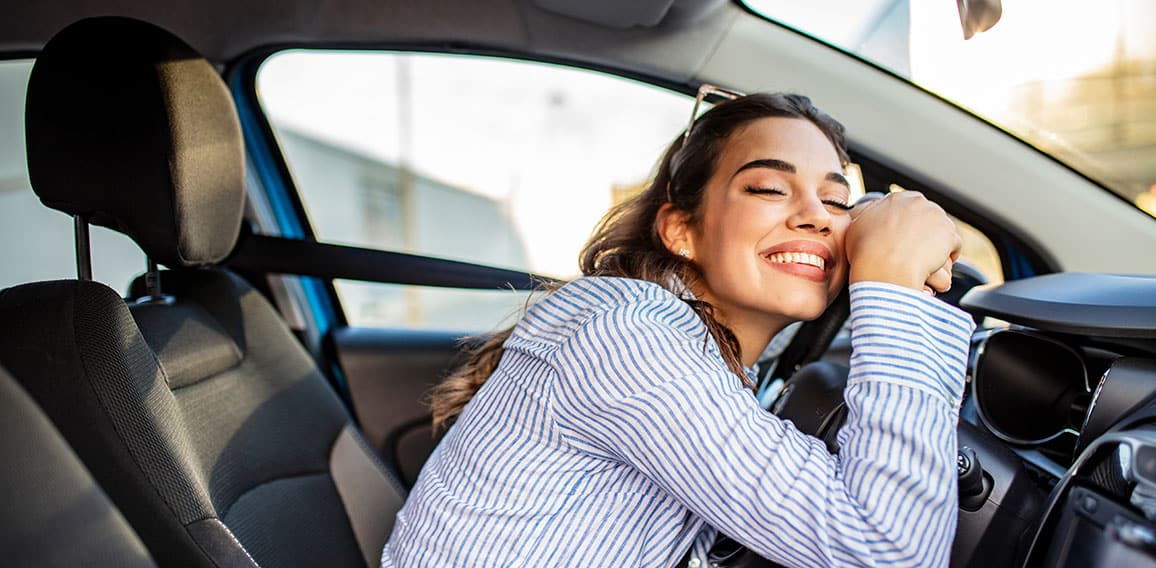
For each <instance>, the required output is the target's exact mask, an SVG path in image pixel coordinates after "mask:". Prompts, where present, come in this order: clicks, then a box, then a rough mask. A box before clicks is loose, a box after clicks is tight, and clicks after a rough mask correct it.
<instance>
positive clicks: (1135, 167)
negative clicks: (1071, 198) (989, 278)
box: [743, 0, 1156, 217]
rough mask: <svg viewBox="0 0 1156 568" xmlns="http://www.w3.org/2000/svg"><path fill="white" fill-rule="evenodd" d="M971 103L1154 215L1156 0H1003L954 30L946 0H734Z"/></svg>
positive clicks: (952, 5)
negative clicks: (984, 23) (973, 27)
mask: <svg viewBox="0 0 1156 568" xmlns="http://www.w3.org/2000/svg"><path fill="white" fill-rule="evenodd" d="M743 1H744V2H745V3H746V4H747V5H748V6H749V7H750V8H751V9H752V10H754V11H755V12H757V13H759V14H762V15H764V16H766V17H767V18H769V19H773V20H775V21H777V22H779V23H782V24H784V25H787V26H790V27H793V28H795V29H797V30H799V31H801V32H803V33H806V34H808V35H811V36H813V37H815V38H817V39H820V40H822V41H824V42H827V43H829V44H832V45H834V46H836V47H838V48H840V49H843V50H845V51H848V52H850V53H852V54H854V55H857V56H859V57H862V58H863V59H866V60H868V61H871V62H873V63H875V64H877V65H879V66H881V67H884V68H886V69H888V70H890V71H892V72H894V73H895V74H897V75H899V76H900V77H903V78H906V79H908V80H909V81H911V82H912V83H915V84H917V85H919V86H920V87H923V88H925V89H927V90H929V91H931V92H933V93H936V94H938V95H940V96H942V97H944V98H946V99H948V100H951V101H952V102H954V103H956V104H958V105H960V106H962V107H964V108H966V109H968V110H970V111H972V112H974V113H976V114H977V115H979V116H982V117H983V118H985V119H987V120H989V121H991V122H992V123H994V124H996V125H998V126H1000V127H1001V128H1003V129H1005V130H1007V131H1009V132H1011V133H1013V134H1015V135H1017V136H1019V137H1020V138H1022V139H1023V140H1025V141H1027V142H1028V143H1030V144H1032V145H1034V146H1035V147H1037V148H1039V149H1040V150H1042V151H1044V152H1046V153H1048V154H1050V155H1052V156H1054V157H1056V158H1057V159H1059V160H1061V161H1063V162H1064V163H1066V164H1068V165H1070V166H1072V167H1073V168H1075V169H1077V170H1079V171H1081V172H1082V173H1084V174H1085V175H1087V176H1088V177H1090V178H1092V179H1094V180H1096V181H1098V182H1100V183H1101V184H1103V185H1104V186H1105V187H1107V188H1109V189H1111V190H1112V191H1114V192H1116V193H1117V194H1119V195H1121V196H1123V197H1124V198H1126V199H1128V200H1129V201H1131V202H1133V203H1135V204H1136V205H1137V206H1138V207H1139V208H1141V209H1143V210H1145V211H1147V212H1148V213H1149V214H1150V215H1152V216H1154V217H1156V2H1152V1H1150V0H1106V1H1095V2H1091V1H1088V0H1003V15H1002V17H1001V18H1000V20H999V22H997V23H996V24H995V26H994V27H993V28H991V29H990V30H988V31H986V32H983V33H980V34H978V35H976V36H974V37H973V38H971V39H970V40H966V41H965V40H964V39H963V30H962V27H961V25H960V17H959V12H958V11H957V9H956V2H953V1H952V0H918V1H917V0H811V1H808V2H799V1H797V0H743Z"/></svg>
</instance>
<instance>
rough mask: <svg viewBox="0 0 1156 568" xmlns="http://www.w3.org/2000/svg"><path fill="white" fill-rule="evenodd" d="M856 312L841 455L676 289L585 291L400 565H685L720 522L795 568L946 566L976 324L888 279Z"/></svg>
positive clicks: (488, 401)
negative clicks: (768, 393)
mask: <svg viewBox="0 0 1156 568" xmlns="http://www.w3.org/2000/svg"><path fill="white" fill-rule="evenodd" d="M851 314H852V316H851V318H852V346H853V349H854V354H853V356H852V359H851V375H850V379H849V382H848V384H847V388H846V392H845V398H846V401H847V405H848V408H849V415H848V418H847V422H846V425H845V426H844V427H843V429H842V430H841V431H840V433H839V442H840V444H841V448H842V449H841V453H840V455H839V456H832V455H830V454H829V453H828V452H827V450H826V448H825V446H824V445H823V443H822V442H821V441H819V440H817V439H815V438H812V437H810V436H807V435H804V434H802V433H800V432H799V431H798V430H797V429H795V428H794V426H793V425H792V424H791V423H790V422H785V421H783V420H780V419H779V418H777V417H775V416H773V415H771V414H769V413H767V412H766V411H764V410H762V409H761V408H760V407H759V406H758V404H757V402H756V400H755V398H754V396H752V394H751V392H750V391H749V390H747V389H745V388H744V387H743V385H742V384H741V382H740V381H739V379H738V378H737V377H735V376H734V374H732V373H731V372H730V371H729V370H727V367H726V364H725V363H724V362H723V359H722V357H721V356H720V355H719V350H718V346H717V344H716V343H715V342H714V341H713V340H712V339H711V338H710V336H709V334H708V332H707V330H706V327H705V326H704V325H703V323H702V322H701V320H699V318H698V316H696V315H695V314H694V312H693V311H692V310H691V309H690V307H689V306H688V305H687V304H686V303H684V302H682V301H681V300H679V299H678V298H677V297H676V296H675V295H674V294H672V293H670V292H668V291H667V290H665V289H663V288H662V287H660V286H657V285H655V284H652V283H648V282H643V281H639V280H631V279H624V278H581V279H578V280H575V281H574V282H571V283H569V284H567V285H566V286H564V287H563V288H562V289H560V290H558V291H556V292H554V293H553V294H550V295H548V296H546V297H545V298H543V299H542V300H541V301H539V302H538V303H537V304H535V305H534V306H533V307H532V308H531V309H530V310H529V311H528V312H527V313H526V315H525V316H524V317H523V318H522V319H521V321H519V322H518V324H517V326H516V328H515V330H514V333H513V335H512V336H511V337H510V339H509V340H507V342H506V344H505V347H506V351H505V354H504V355H503V357H502V360H501V363H500V365H499V366H498V368H497V370H496V371H495V372H494V374H493V375H492V376H491V377H490V379H489V380H488V381H487V382H486V383H485V385H484V386H483V387H482V388H481V390H479V391H478V393H477V395H475V396H474V398H473V400H471V401H470V403H469V404H468V405H467V406H466V408H465V411H464V412H463V413H462V415H461V416H460V418H459V419H458V421H457V423H456V424H455V425H454V426H453V428H451V429H450V431H449V433H448V434H447V435H446V437H445V439H444V440H443V441H442V442H441V444H440V445H439V446H438V448H437V450H436V451H435V452H434V454H433V455H432V456H431V457H430V460H429V462H428V463H427V464H426V465H425V468H424V469H423V470H422V472H421V475H420V477H419V479H418V482H417V486H416V487H414V490H413V492H412V493H411V494H410V497H409V500H408V501H407V502H406V504H405V507H404V508H403V509H402V511H401V512H400V513H399V514H398V517H397V522H396V525H395V527H394V531H393V535H392V536H391V538H390V541H389V543H387V544H386V546H385V549H384V551H383V553H382V559H381V560H382V566H387V567H388V566H399V567H400V566H404V567H409V566H437V567H445V566H570V565H591V564H594V565H598V566H603V565H611V566H646V567H651V566H670V565H673V564H674V563H675V562H677V561H678V560H679V559H680V558H681V557H682V555H683V554H684V553H685V552H686V551H687V550H688V548H690V546H691V544H692V541H693V542H695V545H696V546H695V549H696V553H698V554H701V553H702V552H703V549H704V548H705V547H706V545H707V544H709V540H710V539H711V538H712V537H713V534H714V530H713V529H712V528H711V527H713V528H714V529H717V530H719V531H722V532H723V533H725V534H727V535H728V536H730V537H731V538H733V539H735V540H737V541H738V542H740V543H742V544H744V545H746V546H747V547H748V548H750V549H752V550H753V551H755V552H757V553H758V554H761V555H763V556H766V557H768V558H771V559H774V560H776V561H778V562H780V563H784V564H788V565H798V566H825V565H893V566H899V565H908V566H913V565H918V566H946V565H947V561H948V557H949V555H950V548H951V541H952V538H953V536H954V533H955V524H956V507H957V503H956V502H957V496H956V472H955V455H956V430H955V428H956V420H957V417H958V408H959V402H960V395H961V391H962V388H963V378H964V366H965V362H966V360H967V350H968V339H969V337H970V333H971V330H972V323H971V320H970V319H969V318H968V317H967V316H966V315H965V314H964V313H963V312H961V311H959V310H956V309H954V308H951V307H950V306H947V305H946V304H943V303H942V302H938V301H936V300H934V299H931V298H930V297H928V296H925V295H923V294H921V293H919V292H916V291H913V290H907V289H905V288H901V287H898V286H893V285H889V284H882V283H874V282H871V283H864V282H860V283H856V284H854V285H852V286H851ZM704 529H705V530H704ZM696 537H698V538H697V539H696Z"/></svg>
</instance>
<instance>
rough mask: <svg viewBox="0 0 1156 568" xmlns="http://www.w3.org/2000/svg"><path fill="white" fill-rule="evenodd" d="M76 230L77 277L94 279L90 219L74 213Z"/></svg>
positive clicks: (79, 278)
mask: <svg viewBox="0 0 1156 568" xmlns="http://www.w3.org/2000/svg"><path fill="white" fill-rule="evenodd" d="M72 219H73V226H74V227H75V230H76V278H77V279H78V280H92V251H91V247H90V246H89V241H88V219H86V218H85V217H84V216H83V215H73V216H72Z"/></svg>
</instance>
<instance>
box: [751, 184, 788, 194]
mask: <svg viewBox="0 0 1156 568" xmlns="http://www.w3.org/2000/svg"><path fill="white" fill-rule="evenodd" d="M746 190H747V193H750V194H753V195H786V194H787V192H785V191H783V190H781V189H775V188H773V187H755V186H752V185H748V186H747V188H746Z"/></svg>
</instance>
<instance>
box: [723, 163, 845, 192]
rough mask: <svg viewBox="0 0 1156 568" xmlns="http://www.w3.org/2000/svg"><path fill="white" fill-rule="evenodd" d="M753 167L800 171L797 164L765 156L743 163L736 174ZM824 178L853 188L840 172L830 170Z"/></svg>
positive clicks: (789, 171) (790, 172) (792, 172)
mask: <svg viewBox="0 0 1156 568" xmlns="http://www.w3.org/2000/svg"><path fill="white" fill-rule="evenodd" d="M752 168H770V169H772V170H779V171H780V172H787V173H789V174H794V173H798V172H799V170H798V168H796V167H795V165H794V164H792V163H790V162H784V161H782V160H776V159H774V158H764V159H762V160H751V161H750V162H747V163H745V164H743V165H742V167H741V168H739V169H738V170H737V171H735V175H736V176H737V175H739V173H740V172H743V171H745V170H749V169H752ZM731 177H734V176H731ZM823 179H825V180H827V181H830V182H834V183H837V184H839V185H842V186H843V187H846V188H847V189H851V184H850V183H849V182H848V181H847V178H846V177H845V176H844V175H843V174H841V173H839V172H829V173H828V174H827V175H825V176H823Z"/></svg>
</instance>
